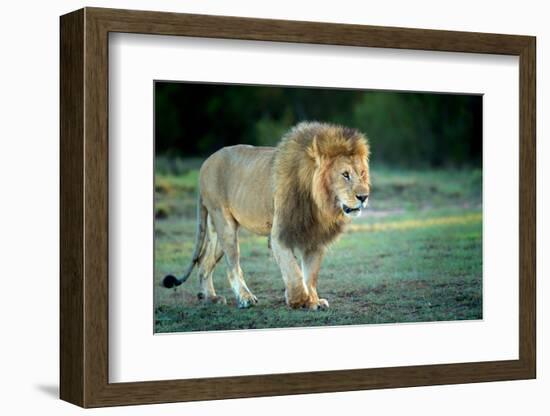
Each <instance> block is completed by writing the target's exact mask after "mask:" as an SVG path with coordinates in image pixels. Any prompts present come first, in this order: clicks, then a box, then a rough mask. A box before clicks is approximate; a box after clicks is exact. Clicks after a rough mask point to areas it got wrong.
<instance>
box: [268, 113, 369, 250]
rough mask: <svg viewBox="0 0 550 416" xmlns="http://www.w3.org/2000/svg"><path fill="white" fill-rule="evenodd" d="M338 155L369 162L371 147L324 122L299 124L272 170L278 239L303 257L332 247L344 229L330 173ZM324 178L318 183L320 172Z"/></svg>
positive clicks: (284, 142)
mask: <svg viewBox="0 0 550 416" xmlns="http://www.w3.org/2000/svg"><path fill="white" fill-rule="evenodd" d="M338 156H360V157H364V158H366V159H368V157H369V146H368V143H367V140H366V138H365V136H363V134H361V133H360V132H359V131H358V130H356V129H351V128H347V127H342V126H338V125H332V124H325V123H317V122H313V123H300V124H298V125H297V126H295V127H294V128H293V129H291V130H290V131H289V132H288V133H287V134H286V135H285V136H284V137H283V139H282V140H281V142H280V143H279V145H278V147H277V154H276V157H275V164H274V170H273V175H274V176H273V186H274V198H275V199H274V203H275V215H277V219H278V224H279V227H278V238H279V239H280V240H281V241H282V242H283V243H284V244H285V245H286V246H287V247H289V248H291V249H294V248H297V249H299V250H301V251H302V252H304V253H308V252H313V251H316V250H318V249H319V248H321V247H323V246H326V245H328V244H329V243H330V242H332V241H333V240H334V239H335V238H336V237H337V236H338V235H339V234H340V233H341V232H342V231H343V227H344V225H345V223H346V218H345V217H344V216H343V215H342V213H341V212H339V213H338V212H335V210H334V209H333V207H332V205H333V204H334V195H333V194H332V190H331V183H330V181H329V179H328V176H329V175H328V174H326V173H327V172H329V171H330V169H331V161H332V160H334V159H335V158H336V157H338ZM317 170H319V171H318V172H317V174H318V175H320V177H321V178H322V180H321V181H314V175H315V174H316V171H317Z"/></svg>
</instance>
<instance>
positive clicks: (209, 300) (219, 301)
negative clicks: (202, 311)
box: [197, 292, 227, 305]
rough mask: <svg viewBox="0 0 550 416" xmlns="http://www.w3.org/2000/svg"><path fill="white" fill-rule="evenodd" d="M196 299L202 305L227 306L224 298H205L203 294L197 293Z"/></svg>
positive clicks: (217, 296)
mask: <svg viewBox="0 0 550 416" xmlns="http://www.w3.org/2000/svg"><path fill="white" fill-rule="evenodd" d="M197 298H198V299H199V300H200V301H202V302H204V303H215V304H220V305H227V300H226V299H225V296H219V295H216V296H206V295H205V294H204V293H202V292H199V293H197Z"/></svg>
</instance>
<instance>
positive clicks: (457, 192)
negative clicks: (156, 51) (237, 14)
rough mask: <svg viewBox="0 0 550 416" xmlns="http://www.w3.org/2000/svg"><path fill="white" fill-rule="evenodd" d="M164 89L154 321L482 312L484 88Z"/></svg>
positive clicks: (321, 322)
mask: <svg viewBox="0 0 550 416" xmlns="http://www.w3.org/2000/svg"><path fill="white" fill-rule="evenodd" d="M153 88H154V147H155V156H154V157H155V161H154V166H155V167H154V170H155V171H154V277H153V279H154V281H153V285H154V322H155V327H154V332H155V333H178V332H197V331H228V330H252V329H269V328H295V327H299V328H307V327H337V326H343V325H368V324H404V323H411V322H433V321H463V320H480V319H483V296H482V295H483V284H482V283H483V275H482V269H483V268H482V228H483V227H482V224H483V221H482V142H483V137H482V127H483V123H482V121H483V116H482V102H483V96H482V95H481V94H476V95H474V94H458V93H455V94H450V93H438V92H415V91H384V90H361V89H338V88H325V87H323V88H321V87H302V86H276V85H273V86H270V85H239V84H221V83H199V82H181V81H178V82H175V81H165V80H157V81H155V82H154V84H153Z"/></svg>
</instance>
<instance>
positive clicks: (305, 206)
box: [163, 122, 370, 310]
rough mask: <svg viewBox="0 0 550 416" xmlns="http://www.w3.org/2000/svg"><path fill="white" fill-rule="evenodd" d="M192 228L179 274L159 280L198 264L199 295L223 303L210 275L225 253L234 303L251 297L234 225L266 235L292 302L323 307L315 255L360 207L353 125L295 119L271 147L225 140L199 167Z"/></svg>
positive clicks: (362, 186)
mask: <svg viewBox="0 0 550 416" xmlns="http://www.w3.org/2000/svg"><path fill="white" fill-rule="evenodd" d="M199 189H200V190H199V196H198V204H197V232H196V239H195V246H194V252H193V256H192V260H191V264H190V265H189V267H188V268H187V271H186V272H185V273H184V274H183V276H182V277H181V278H179V279H178V278H176V277H174V276H173V275H168V276H166V277H165V278H164V280H163V285H164V286H165V287H168V288H170V287H173V286H175V285H180V284H181V283H183V282H184V281H186V280H187V278H188V277H189V275H190V274H191V272H192V270H193V268H194V267H195V266H196V265H198V266H199V276H200V292H199V294H198V296H199V299H202V300H204V301H206V302H212V303H223V304H225V303H226V300H225V298H224V297H223V296H218V295H217V294H216V291H215V289H214V284H213V282H212V272H213V270H214V268H215V267H216V264H217V263H218V262H219V261H220V260H221V258H222V257H225V261H226V263H227V274H228V278H229V282H230V285H231V288H232V289H233V292H234V294H235V297H236V299H237V306H238V307H239V308H248V307H250V306H253V305H255V304H256V303H257V302H258V299H257V298H256V296H255V295H254V294H252V292H251V290H250V288H249V287H248V286H247V284H246V282H245V279H244V276H243V271H242V270H241V266H240V264H239V242H238V230H239V228H244V229H246V230H248V231H251V232H252V233H255V234H259V235H262V236H268V237H269V240H270V246H271V250H272V253H273V257H274V258H275V260H276V262H277V263H278V265H279V267H280V270H281V274H282V277H283V280H284V283H285V300H286V304H287V305H288V306H289V307H291V308H303V307H304V308H309V309H313V310H317V309H323V308H328V307H329V302H328V301H327V300H326V299H324V298H320V297H319V295H318V293H317V280H318V276H319V271H320V268H321V261H322V259H323V256H324V254H325V251H326V249H327V247H328V246H329V244H330V243H331V242H333V241H334V240H335V239H336V238H337V237H338V236H339V235H340V234H341V233H342V231H343V229H344V226H345V225H346V224H347V223H348V222H349V221H350V220H351V218H352V217H354V216H358V215H360V214H361V211H362V210H363V209H365V208H366V206H367V202H368V198H369V192H370V179H369V145H368V142H367V139H366V137H365V136H364V135H363V134H362V133H360V132H359V131H358V130H356V129H352V128H348V127H342V126H339V125H332V124H327V123H319V122H302V123H300V124H298V125H296V126H295V127H293V128H292V129H290V131H289V132H288V133H287V134H285V135H284V136H283V138H282V139H281V141H280V143H279V144H278V146H277V147H255V146H250V145H236V146H230V147H224V148H222V149H220V150H218V151H217V152H215V153H214V154H212V155H211V156H210V157H209V158H208V159H206V160H205V161H204V163H203V165H202V167H201V169H200V174H199Z"/></svg>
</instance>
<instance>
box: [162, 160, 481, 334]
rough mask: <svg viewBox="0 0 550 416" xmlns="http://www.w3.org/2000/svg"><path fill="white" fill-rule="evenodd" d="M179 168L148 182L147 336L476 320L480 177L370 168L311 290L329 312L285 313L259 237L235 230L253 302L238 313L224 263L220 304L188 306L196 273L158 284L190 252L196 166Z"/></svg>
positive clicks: (218, 274) (219, 274) (276, 275)
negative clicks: (151, 200) (363, 202)
mask: <svg viewBox="0 0 550 416" xmlns="http://www.w3.org/2000/svg"><path fill="white" fill-rule="evenodd" d="M163 163H164V165H163V166H164V167H166V166H171V165H169V164H168V163H167V162H164V161H163V162H161V163H160V165H162V164H163ZM178 163H179V164H178V165H177V166H178V167H177V169H176V170H174V169H172V170H170V169H165V170H162V171H160V172H159V169H157V177H156V182H155V184H156V186H155V189H156V193H155V194H156V217H157V220H156V221H155V276H154V278H155V282H154V285H155V330H156V332H178V331H206V330H234V329H253V328H280V327H305V326H326V325H330V326H335V325H355V324H374V323H397V322H427V321H449V320H466V319H480V318H482V239H481V236H482V217H481V174H480V172H479V171H477V170H453V171H445V170H441V171H433V170H432V171H397V170H391V169H388V168H384V167H379V168H377V167H376V166H374V167H373V168H372V171H373V176H372V181H373V184H374V186H373V189H372V192H371V202H370V207H369V209H368V210H367V213H366V215H364V216H363V217H362V218H359V219H357V220H354V222H353V223H352V225H351V226H350V227H348V230H347V231H346V233H345V234H343V235H342V236H341V237H340V239H339V240H338V241H337V242H336V243H334V244H333V245H332V247H331V249H330V250H329V252H328V253H327V256H326V257H325V259H324V262H323V266H322V269H321V276H320V279H319V286H318V289H319V293H320V295H321V296H323V297H325V298H327V299H328V301H329V302H330V305H331V307H330V308H329V309H328V310H325V311H309V310H290V309H289V308H287V307H286V305H285V303H284V284H283V281H282V278H281V276H280V272H279V269H278V267H277V265H276V264H275V262H274V260H273V259H272V257H271V254H270V252H269V249H268V246H267V239H266V238H265V237H259V236H255V235H253V234H251V233H248V232H246V231H244V230H243V231H242V232H241V234H240V242H241V266H242V268H243V271H244V273H245V278H246V281H247V284H248V286H249V287H250V288H251V290H252V291H253V292H254V294H255V295H256V296H257V297H258V299H259V303H258V305H256V306H255V307H253V308H251V309H246V310H241V309H237V307H236V303H235V298H234V296H233V294H232V292H231V290H230V288H229V284H228V282H227V279H226V274H225V264H224V262H223V261H222V262H220V264H219V265H218V267H217V268H216V270H215V272H214V284H215V286H216V290H217V292H218V294H220V295H223V296H225V297H226V298H227V300H228V305H227V306H225V305H207V304H203V303H201V302H200V301H199V300H198V299H197V292H198V289H199V286H198V277H197V275H196V272H195V273H194V274H193V275H192V276H191V278H190V279H189V280H188V281H187V282H186V283H185V284H183V285H181V286H179V287H178V288H177V289H164V288H162V287H161V286H160V282H161V280H162V278H163V277H164V276H165V275H166V274H168V273H177V274H179V273H181V272H182V271H183V269H184V268H185V267H186V266H187V264H188V261H189V259H190V255H191V252H192V250H193V241H194V232H195V218H194V214H195V201H196V178H197V168H198V166H199V165H200V163H197V161H196V160H192V161H190V162H189V164H186V163H185V161H180V162H178ZM157 165H159V163H157Z"/></svg>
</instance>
